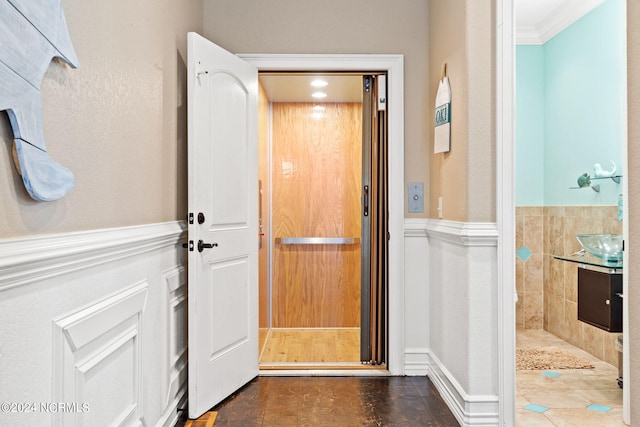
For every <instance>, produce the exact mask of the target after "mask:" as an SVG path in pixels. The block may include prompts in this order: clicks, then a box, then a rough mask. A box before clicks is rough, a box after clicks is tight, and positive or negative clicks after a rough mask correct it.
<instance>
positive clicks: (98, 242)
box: [0, 222, 187, 427]
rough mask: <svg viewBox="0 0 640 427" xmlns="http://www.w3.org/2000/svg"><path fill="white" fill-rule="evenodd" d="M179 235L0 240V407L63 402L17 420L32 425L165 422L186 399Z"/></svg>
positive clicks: (155, 229)
mask: <svg viewBox="0 0 640 427" xmlns="http://www.w3.org/2000/svg"><path fill="white" fill-rule="evenodd" d="M185 237H186V232H185V227H184V224H183V223H181V222H167V223H161V224H144V225H139V226H133V227H122V228H113V229H101V230H90V231H83V232H75V233H64V234H56V235H40V236H30V237H25V238H12V239H3V240H0V347H1V348H2V354H1V358H2V363H3V364H6V365H7V366H11V368H12V369H11V370H10V371H8V372H7V373H6V374H7V375H8V376H7V378H6V381H4V383H3V387H2V390H0V398H4V399H5V400H10V399H9V398H11V399H13V400H14V401H23V402H26V401H32V400H34V398H36V397H37V400H38V401H39V402H43V403H46V402H51V403H52V404H56V405H57V404H62V405H65V411H48V412H40V413H37V414H29V416H30V418H29V420H30V421H29V422H30V423H31V424H33V425H50V424H52V425H95V424H96V423H98V424H100V423H105V422H108V423H110V424H114V425H133V426H135V425H138V426H141V425H153V426H157V427H161V426H163V427H168V426H172V425H174V424H175V422H176V421H177V419H178V416H179V413H178V412H177V409H178V407H181V406H183V405H184V402H185V400H186V396H187V392H186V374H187V360H186V359H187V358H186V354H187V350H186V346H187V328H186V311H187V308H186V302H185V301H186V299H185V295H186V292H187V284H186V273H185V265H184V259H185V251H186V250H185V249H183V248H182V246H181V244H180V243H182V242H181V240H182V239H184V238H185ZM0 418H1V417H0ZM18 423H19V422H18Z"/></svg>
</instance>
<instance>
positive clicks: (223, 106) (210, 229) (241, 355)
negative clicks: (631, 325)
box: [188, 33, 258, 418]
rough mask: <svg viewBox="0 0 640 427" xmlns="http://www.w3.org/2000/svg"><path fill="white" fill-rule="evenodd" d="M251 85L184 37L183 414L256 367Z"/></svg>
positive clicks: (251, 70) (228, 59)
mask: <svg viewBox="0 0 640 427" xmlns="http://www.w3.org/2000/svg"><path fill="white" fill-rule="evenodd" d="M257 89H258V72H257V70H256V68H255V67H254V66H252V65H249V64H248V63H246V62H244V61H243V60H241V59H239V58H238V57H236V56H235V55H232V54H231V53H229V52H227V51H225V50H224V49H222V48H220V47H218V46H216V45H215V44H213V43H211V42H210V41H208V40H206V39H204V38H203V37H201V36H199V35H198V34H195V33H189V34H188V95H189V101H188V102H189V106H188V113H189V120H188V121H189V124H188V126H189V148H188V150H189V154H188V161H189V212H190V213H193V223H192V224H191V223H190V224H189V226H188V227H189V240H190V242H193V247H192V248H190V249H189V267H188V268H189V270H188V271H189V297H188V299H189V417H190V418H197V417H199V416H200V415H202V414H203V413H204V412H206V411H207V410H208V409H210V408H211V407H212V406H214V405H215V404H217V403H219V402H220V401H221V400H223V399H224V398H226V397H227V396H229V395H230V394H231V393H233V392H234V391H235V390H237V389H238V388H240V387H241V386H242V385H244V384H246V383H247V382H248V381H250V380H251V379H252V378H254V377H255V376H256V375H257V374H258V275H257V271H258V270H257V265H258V212H257V209H258V207H257V201H258V155H257V115H258V102H257ZM189 222H191V221H189Z"/></svg>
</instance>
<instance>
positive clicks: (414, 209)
mask: <svg viewBox="0 0 640 427" xmlns="http://www.w3.org/2000/svg"><path fill="white" fill-rule="evenodd" d="M409 212H410V213H419V212H424V183H422V182H410V183H409Z"/></svg>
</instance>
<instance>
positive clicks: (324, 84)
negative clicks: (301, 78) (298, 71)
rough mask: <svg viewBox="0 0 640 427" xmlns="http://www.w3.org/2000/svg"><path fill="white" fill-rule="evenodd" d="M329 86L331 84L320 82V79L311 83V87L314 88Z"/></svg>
mask: <svg viewBox="0 0 640 427" xmlns="http://www.w3.org/2000/svg"><path fill="white" fill-rule="evenodd" d="M328 84H329V83H327V82H326V81H324V80H320V79H316V80H314V81H312V82H311V86H313V87H325V86H326V85H328Z"/></svg>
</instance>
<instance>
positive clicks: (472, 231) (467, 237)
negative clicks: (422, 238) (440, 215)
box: [426, 220, 498, 246]
mask: <svg viewBox="0 0 640 427" xmlns="http://www.w3.org/2000/svg"><path fill="white" fill-rule="evenodd" d="M426 233H427V235H428V236H429V237H433V238H437V239H439V240H443V241H446V242H449V243H453V244H456V245H461V246H497V242H498V229H497V227H496V224H495V223H494V222H457V221H446V220H429V221H427V224H426Z"/></svg>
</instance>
